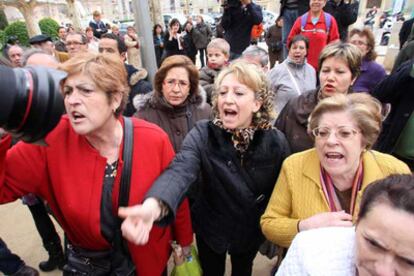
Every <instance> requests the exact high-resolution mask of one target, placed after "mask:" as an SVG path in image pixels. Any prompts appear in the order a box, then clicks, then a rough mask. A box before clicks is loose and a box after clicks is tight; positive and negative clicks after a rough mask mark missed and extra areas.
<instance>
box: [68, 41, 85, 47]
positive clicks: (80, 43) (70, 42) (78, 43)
mask: <svg viewBox="0 0 414 276" xmlns="http://www.w3.org/2000/svg"><path fill="white" fill-rule="evenodd" d="M83 44H84V43H82V42H79V41H66V43H65V45H66V46H72V45H73V46H79V45H83Z"/></svg>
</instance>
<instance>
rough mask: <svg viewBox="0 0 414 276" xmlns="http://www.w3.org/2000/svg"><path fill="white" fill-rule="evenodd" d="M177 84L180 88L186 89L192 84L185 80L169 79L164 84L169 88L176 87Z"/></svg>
mask: <svg viewBox="0 0 414 276" xmlns="http://www.w3.org/2000/svg"><path fill="white" fill-rule="evenodd" d="M177 84H178V86H179V87H180V89H185V88H188V87H189V86H190V83H189V82H188V81H185V80H177V79H167V80H165V81H164V85H166V86H167V87H168V88H174V87H175V86H176V85H177Z"/></svg>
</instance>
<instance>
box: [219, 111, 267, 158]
mask: <svg viewBox="0 0 414 276" xmlns="http://www.w3.org/2000/svg"><path fill="white" fill-rule="evenodd" d="M213 124H215V125H216V126H218V127H219V128H221V129H224V130H225V131H227V132H228V133H231V134H232V136H231V140H232V141H233V146H234V148H235V149H236V151H238V152H239V153H240V154H243V153H245V152H246V151H247V149H248V147H249V145H250V142H251V141H252V140H253V136H254V133H255V131H256V130H258V129H262V130H267V129H272V125H271V124H270V123H269V122H261V123H259V124H258V125H256V126H250V127H246V128H237V129H228V128H225V127H224V125H223V122H222V121H221V120H220V119H219V118H215V119H214V120H213Z"/></svg>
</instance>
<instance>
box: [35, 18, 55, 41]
mask: <svg viewBox="0 0 414 276" xmlns="http://www.w3.org/2000/svg"><path fill="white" fill-rule="evenodd" d="M39 27H40V30H41V31H42V34H45V35H48V36H50V37H51V38H52V39H53V40H55V39H57V38H58V28H59V24H58V23H57V22H56V21H55V20H54V19H52V18H49V17H46V18H43V19H41V20H40V21H39Z"/></svg>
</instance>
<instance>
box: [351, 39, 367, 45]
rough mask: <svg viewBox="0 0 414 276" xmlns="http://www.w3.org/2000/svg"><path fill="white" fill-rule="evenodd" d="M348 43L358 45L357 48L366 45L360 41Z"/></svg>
mask: <svg viewBox="0 0 414 276" xmlns="http://www.w3.org/2000/svg"><path fill="white" fill-rule="evenodd" d="M350 42H351V44H354V45H359V46H362V45H368V43H365V42H364V41H360V40H351V41H350Z"/></svg>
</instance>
